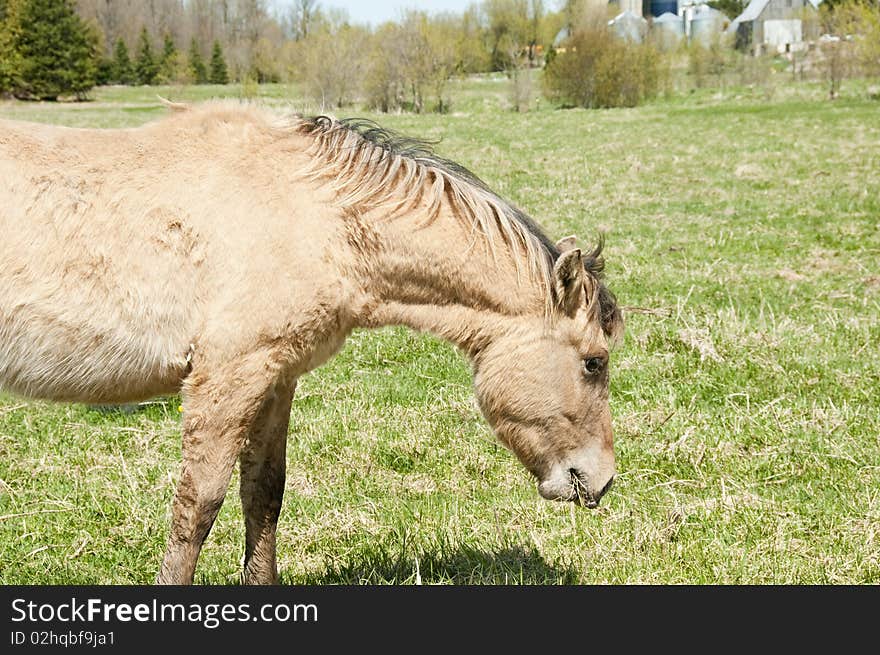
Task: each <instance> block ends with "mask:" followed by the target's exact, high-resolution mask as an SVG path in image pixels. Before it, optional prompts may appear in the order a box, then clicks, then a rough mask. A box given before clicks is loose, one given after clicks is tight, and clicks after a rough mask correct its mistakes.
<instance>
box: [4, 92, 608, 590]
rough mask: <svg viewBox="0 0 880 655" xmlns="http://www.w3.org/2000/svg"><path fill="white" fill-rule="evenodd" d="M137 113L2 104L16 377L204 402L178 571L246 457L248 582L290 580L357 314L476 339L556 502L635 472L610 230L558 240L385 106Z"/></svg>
mask: <svg viewBox="0 0 880 655" xmlns="http://www.w3.org/2000/svg"><path fill="white" fill-rule="evenodd" d="M172 109H174V110H175V111H172V112H171V113H170V115H169V116H168V117H166V118H164V119H162V120H159V121H156V122H154V123H150V124H147V125H145V126H142V127H138V128H134V129H113V130H109V129H107V130H98V129H95V130H92V129H71V128H64V127H55V126H46V125H36V124H31V123H22V122H14V121H0V233H2V239H0V385H2V386H3V387H4V388H5V389H8V390H9V391H11V392H13V393H16V394H21V395H23V396H29V397H33V398H45V399H51V400H57V401H73V402H83V403H126V402H132V401H138V400H143V399H146V398H149V397H151V396H156V395H160V394H173V393H177V392H180V393H181V394H182V397H183V417H182V431H183V462H182V468H181V472H180V479H179V482H178V485H177V490H176V494H175V497H174V501H173V507H172V519H171V527H170V531H169V535H168V543H167V548H166V551H165V556H164V559H163V561H162V564H161V568H160V569H159V573H158V578H157V581H158V582H159V583H175V584H181V583H191V582H192V580H193V575H194V572H195V568H196V561H197V559H198V556H199V551H200V550H201V547H202V543H203V542H204V540H205V538H206V537H207V535H208V532H209V531H210V529H211V526H212V524H213V522H214V520H215V518H216V516H217V512H218V511H219V509H220V506H221V504H222V503H223V499H224V497H225V495H226V491H227V487H228V486H229V481H230V476H231V473H232V469H233V466H234V464H235V462H236V460H239V461H240V466H241V501H242V504H243V509H244V517H245V522H246V544H245V557H244V571H243V574H242V580H243V581H244V582H246V583H272V582H276V581H277V579H278V573H277V565H276V559H275V530H276V524H277V520H278V514H279V511H280V508H281V500H282V495H283V492H284V479H285V478H284V476H285V448H286V442H287V433H288V427H289V417H290V406H291V399H292V397H293V393H294V389H295V387H296V382H297V379H298V378H299V377H300V376H301V375H303V374H304V373H306V372H308V371H310V370H312V369H314V368H315V367H317V366H320V365H321V364H322V363H323V362H325V361H326V360H327V359H328V358H330V357H331V356H333V354H335V353H336V352H337V351H338V350H339V348H340V347H341V346H342V344H343V342H344V340H345V338H346V336H347V335H348V334H349V333H350V332H351V331H352V330H353V329H354V328H357V327H365V328H374V327H380V326H385V325H406V326H410V327H412V328H414V329H416V330H423V331H430V332H433V333H435V334H437V335H439V336H441V337H443V338H445V339H447V340H449V341H451V342H452V343H454V344H456V345H457V346H458V347H459V348H460V349H461V350H462V351H463V352H464V353H466V354H467V355H468V356H469V358H470V360H471V362H472V364H473V372H474V385H475V390H476V396H477V398H478V401H479V404H480V407H481V410H482V412H483V414H484V415H485V417H486V419H487V420H488V422H489V424H490V425H491V426H492V427H493V429H494V431H495V433H496V434H497V436H498V437H499V439H500V440H501V441H502V442H503V443H504V444H505V445H506V446H508V447H509V448H510V449H511V450H512V451H513V452H514V453H515V454H516V455H517V456H518V458H519V459H520V460H521V461H522V463H523V464H524V465H525V466H526V468H528V470H529V471H531V473H532V474H534V476H535V477H536V478H537V481H538V491H539V492H540V494H541V495H542V496H543V497H544V498H547V499H553V500H563V501H574V502H578V503H579V504H581V505H586V506H588V507H595V506H596V505H597V504H598V502H599V498H600V497H601V496H602V494H603V493H604V492H605V491H606V490H607V489H608V487H609V485H610V484H611V481H612V479H613V477H614V474H615V462H614V451H613V446H612V433H611V416H610V411H609V403H608V356H609V348H610V346H611V345H612V344H613V342H614V340H615V339H616V338H617V337H618V336H619V335H620V334H621V332H622V329H623V322H622V318H621V313H620V311H619V309H618V306H617V304H616V302H615V299H614V296H613V295H612V294H611V293H610V292H609V291H608V289H607V288H606V287H605V285H604V284H603V282H602V281H601V279H600V277H601V276H600V273H601V270H602V266H603V260H602V257H601V255H600V252H601V244H600V245H599V247H597V248H596V249H595V250H592V251H582V250H581V249H579V248H577V247H575V244H574V243H573V237H569V238H567V239H564V240H563V241H561V242H560V243H558V244H554V243H553V242H551V241H550V240H548V238H547V237H546V236H545V234H544V233H543V232H542V231H541V229H540V228H539V227H538V226H537V225H536V224H535V223H534V222H533V221H532V220H531V219H530V218H529V217H528V216H526V215H525V214H524V213H523V212H522V211H520V210H519V209H517V208H516V207H514V206H512V205H511V204H509V203H508V202H506V201H504V200H503V199H501V198H500V197H499V196H498V195H496V194H495V193H493V192H492V191H491V190H490V189H489V188H488V187H487V186H486V185H485V184H484V183H483V182H481V181H480V180H479V179H478V178H476V177H475V176H474V175H473V174H471V173H470V172H468V171H467V170H466V169H464V168H463V167H461V166H459V165H457V164H455V163H453V162H451V161H448V160H445V159H442V158H440V157H438V156H437V155H435V154H434V153H433V152H432V150H431V148H430V147H428V146H427V145H426V144H425V143H424V142H420V141H416V140H412V139H407V138H403V137H400V136H397V135H395V134H393V133H391V132H388V131H386V130H383V129H381V128H380V127H378V126H377V125H376V124H374V123H372V122H368V121H338V120H334V119H330V118H327V117H323V116H322V117H318V118H304V117H301V116H294V117H290V116H288V117H283V118H282V117H279V116H277V115H276V114H274V113H271V112H269V111H268V110H265V109H259V108H256V107H253V106H248V105H242V104H237V103H236V104H230V103H223V102H212V103H206V104H204V105H197V106H194V107H185V106H179V105H173V106H172Z"/></svg>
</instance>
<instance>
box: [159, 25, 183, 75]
mask: <svg viewBox="0 0 880 655" xmlns="http://www.w3.org/2000/svg"><path fill="white" fill-rule="evenodd" d="M178 59H179V58H178V56H177V46H176V45H174V39H172V38H171V35H170V34H168V32H166V33H165V43H164V44H163V45H162V60H161V61H160V63H159V77H160V78H161V80H162V81H163V82H173V81H174V80H175V79H177V70H178Z"/></svg>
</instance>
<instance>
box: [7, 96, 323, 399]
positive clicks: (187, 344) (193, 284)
mask: <svg viewBox="0 0 880 655" xmlns="http://www.w3.org/2000/svg"><path fill="white" fill-rule="evenodd" d="M178 118H179V119H186V120H178V121H177V123H178V125H173V126H169V125H161V126H150V127H148V128H146V129H143V130H118V131H113V132H108V131H106V130H78V129H70V128H63V127H55V126H35V125H33V124H17V123H14V122H3V123H0V197H3V198H8V199H14V200H10V201H9V202H6V203H4V205H5V209H4V210H3V211H2V212H0V230H2V233H3V234H4V235H5V238H4V239H3V240H2V241H0V262H2V268H3V271H4V274H3V276H2V278H0V335H2V338H0V354H2V356H0V381H2V383H3V384H4V386H6V387H7V388H9V389H10V390H12V391H14V392H18V393H21V394H24V395H28V396H32V397H41V398H47V399H51V400H67V401H82V402H122V401H130V400H141V399H144V398H148V397H150V396H154V395H157V394H163V393H174V392H176V391H178V390H179V389H180V387H181V384H182V382H183V380H184V378H185V377H186V375H187V374H188V372H189V369H190V367H191V363H192V362H191V359H192V357H193V356H194V352H193V351H194V348H195V344H196V343H197V342H198V341H199V340H200V338H201V337H203V335H205V333H211V334H212V335H216V336H215V337H214V336H212V338H219V339H223V340H224V341H226V342H227V344H228V346H229V347H230V348H232V349H235V348H247V347H250V345H251V344H250V342H249V341H250V340H252V339H253V338H254V337H258V338H265V339H271V338H273V337H275V336H279V335H280V332H281V328H280V327H279V324H281V325H282V326H283V325H286V324H287V323H289V322H290V321H291V320H294V319H295V317H296V315H297V314H301V313H302V312H303V311H304V310H305V311H306V312H308V309H309V308H307V307H303V303H302V299H303V298H306V299H313V298H318V297H320V296H321V295H322V293H323V294H324V295H326V294H327V292H329V291H330V289H328V288H327V287H328V283H327V280H334V279H335V278H338V275H336V274H335V273H334V272H333V271H330V270H327V269H329V268H330V266H329V265H328V263H327V262H325V261H323V259H324V258H322V257H321V256H320V253H321V250H322V245H321V240H322V237H323V240H324V241H325V242H327V241H329V238H328V235H326V234H322V233H324V232H325V231H326V229H327V227H326V226H327V225H328V223H330V224H332V218H333V217H332V213H333V212H332V210H331V211H328V210H327V207H328V203H324V205H323V206H322V207H321V209H320V211H316V207H315V204H316V203H314V202H312V203H310V202H309V198H311V197H313V194H307V193H303V194H298V193H296V190H297V188H296V186H295V185H293V184H291V185H290V186H289V187H288V188H289V189H290V193H289V194H288V193H285V194H283V195H281V194H277V195H276V197H274V198H273V197H271V195H270V194H267V193H266V192H265V189H263V188H261V185H260V183H259V180H260V175H261V174H262V175H268V172H267V171H263V172H261V171H259V170H255V169H254V166H253V164H252V163H251V162H247V161H242V159H246V157H244V156H242V154H241V153H240V152H236V148H237V146H238V144H239V143H238V140H237V138H243V137H242V136H241V133H242V132H246V131H253V132H256V130H255V129H254V128H255V125H254V124H253V123H252V122H251V121H249V120H247V119H248V114H247V113H244V112H242V113H240V114H239V115H238V116H234V115H233V116H222V115H221V116H218V117H215V118H216V120H215V122H214V124H213V125H210V124H209V127H208V129H207V131H206V132H207V134H201V135H200V137H201V139H200V146H201V148H202V150H201V152H200V153H199V156H198V157H194V156H193V153H192V152H189V151H190V149H191V148H192V142H193V138H192V135H191V134H187V133H186V132H188V131H189V130H188V128H189V127H190V126H189V125H188V123H191V122H192V121H190V120H188V119H190V117H189V116H186V117H183V116H181V117H178ZM224 118H225V119H226V121H229V119H235V118H238V120H237V121H234V120H233V121H232V122H224V120H223V119H224ZM181 123H183V124H182V125H181ZM198 123H201V125H200V127H204V122H203V121H199V122H197V125H198ZM169 127H170V128H171V129H170V130H169V129H168V128H169ZM169 131H170V132H171V133H170V134H169ZM175 136H177V137H178V138H179V139H180V140H179V141H178V140H176V139H175ZM236 137H237V138H236ZM252 146H253V144H251V147H252ZM248 153H249V155H252V151H248ZM287 160H288V162H286V163H289V160H290V157H287ZM293 163H294V165H295V162H293ZM272 175H273V179H275V180H277V178H278V173H277V172H273V173H272ZM263 179H265V178H263ZM319 195H320V194H319ZM297 198H298V199H299V200H298V201H297V200H296V199H297ZM319 221H320V222H322V223H323V226H320V225H318V224H317V223H318V222H319ZM298 271H299V272H302V271H306V272H310V275H303V274H301V273H300V274H297V272H298ZM310 278H311V279H310ZM318 285H320V286H321V287H322V288H323V291H322V292H319V290H318V289H317V288H305V287H309V286H312V287H316V286H318ZM331 286H332V285H331ZM253 331H256V332H257V334H252V333H251V332H253ZM273 332H274V334H273ZM236 340H239V341H248V343H239V344H236V343H234V342H235V341H236ZM319 345H320V344H316V346H319ZM337 345H338V344H337ZM317 349H320V348H316V350H317ZM334 349H335V347H334V348H330V350H331V351H332V350H334ZM73 352H75V353H76V356H75V358H74V357H73V356H72V353H73ZM306 354H308V353H306ZM316 363H317V361H315V362H311V364H312V365H313V364H316Z"/></svg>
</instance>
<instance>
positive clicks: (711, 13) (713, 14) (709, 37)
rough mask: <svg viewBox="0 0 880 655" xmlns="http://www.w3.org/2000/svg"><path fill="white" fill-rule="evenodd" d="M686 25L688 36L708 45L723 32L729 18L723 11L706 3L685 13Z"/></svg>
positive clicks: (692, 39)
mask: <svg viewBox="0 0 880 655" xmlns="http://www.w3.org/2000/svg"><path fill="white" fill-rule="evenodd" d="M685 20H686V21H687V26H688V30H687V32H688V37H689V38H690V40H691V41H692V42H693V41H697V42H699V43H701V44H703V45H705V46H708V45H710V44H711V43H712V42H713V41H715V40H716V39H718V38H719V37H720V36H721V34H723V33H724V29H725V28H726V27H727V25H728V23H729V21H730V19H729V18H728V17H727V15H726V14H724V12H721V11H718V10H717V9H713V8H712V7H710V6H708V5H699V6H697V7H694V8H693V10H692V12H688V13H686V14H685Z"/></svg>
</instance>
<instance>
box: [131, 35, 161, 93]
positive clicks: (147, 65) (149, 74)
mask: <svg viewBox="0 0 880 655" xmlns="http://www.w3.org/2000/svg"><path fill="white" fill-rule="evenodd" d="M134 72H135V76H136V77H137V83H138V84H155V83H156V77H158V75H159V64H158V62H157V61H156V57H155V56H153V46H152V45H150V35H149V34H147V28H146V27H145V28H143V29H142V30H141V38H140V41H139V42H138V58H137V61H136V62H135V65H134Z"/></svg>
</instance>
